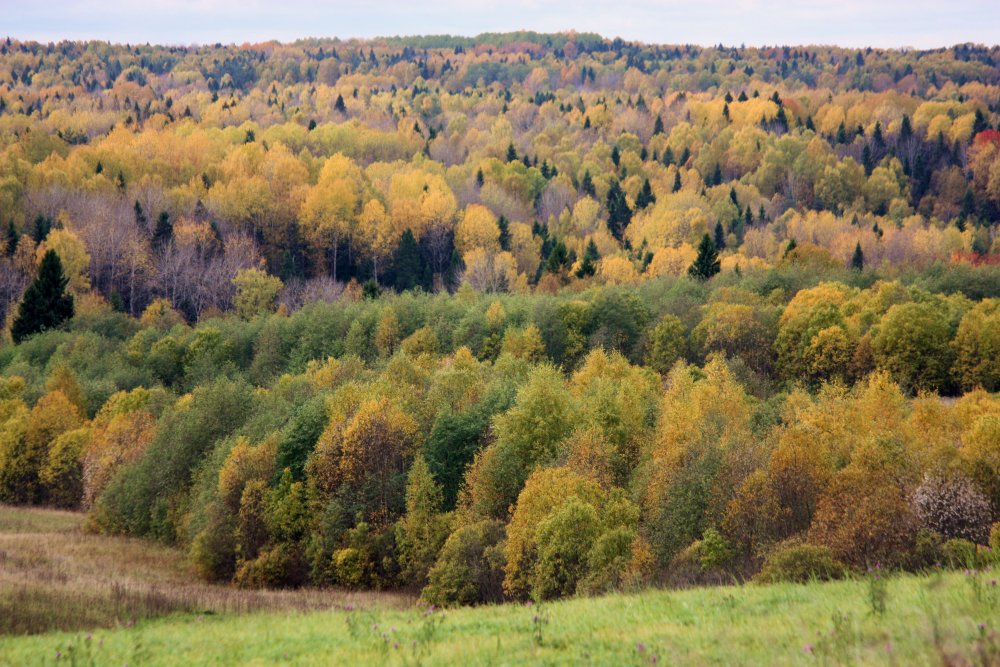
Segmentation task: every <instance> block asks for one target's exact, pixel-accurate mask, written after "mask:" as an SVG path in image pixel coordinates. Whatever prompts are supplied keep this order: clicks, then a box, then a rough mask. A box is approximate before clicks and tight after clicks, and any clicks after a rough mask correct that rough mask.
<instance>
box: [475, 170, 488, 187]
mask: <svg viewBox="0 0 1000 667" xmlns="http://www.w3.org/2000/svg"><path fill="white" fill-rule="evenodd" d="M485 182H486V177H485V176H483V170H482V169H480V170H479V171H477V172H476V185H478V186H479V187H483V183H485Z"/></svg>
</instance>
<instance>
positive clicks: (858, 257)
mask: <svg viewBox="0 0 1000 667" xmlns="http://www.w3.org/2000/svg"><path fill="white" fill-rule="evenodd" d="M851 268H852V269H854V270H855V271H861V270H862V269H864V268H865V253H864V252H862V251H861V242H860V241H859V242H858V243H857V245H855V246H854V254H853V255H851Z"/></svg>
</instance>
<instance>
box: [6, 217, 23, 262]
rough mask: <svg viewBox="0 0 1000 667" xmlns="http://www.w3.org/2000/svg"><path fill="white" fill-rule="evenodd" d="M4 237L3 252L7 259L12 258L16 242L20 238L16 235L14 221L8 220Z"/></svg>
mask: <svg viewBox="0 0 1000 667" xmlns="http://www.w3.org/2000/svg"><path fill="white" fill-rule="evenodd" d="M5 235H6V245H5V246H4V252H5V254H6V255H7V256H8V257H13V256H14V252H15V251H16V250H17V242H18V240H19V239H20V236H19V235H18V233H17V228H16V227H14V221H13V220H10V221H9V222H8V223H7V230H6V232H5Z"/></svg>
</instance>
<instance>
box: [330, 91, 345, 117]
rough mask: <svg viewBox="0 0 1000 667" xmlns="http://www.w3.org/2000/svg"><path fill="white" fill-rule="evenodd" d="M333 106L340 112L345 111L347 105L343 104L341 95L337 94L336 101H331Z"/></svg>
mask: <svg viewBox="0 0 1000 667" xmlns="http://www.w3.org/2000/svg"><path fill="white" fill-rule="evenodd" d="M333 108H334V110H336V111H339V112H340V113H345V112H346V111H347V105H345V104H344V96H343V95H337V101H336V102H334V103H333Z"/></svg>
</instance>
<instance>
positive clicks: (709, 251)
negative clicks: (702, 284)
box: [688, 234, 721, 280]
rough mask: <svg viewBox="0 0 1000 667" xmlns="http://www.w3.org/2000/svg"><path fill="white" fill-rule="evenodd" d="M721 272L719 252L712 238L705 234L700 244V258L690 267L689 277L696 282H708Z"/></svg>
mask: <svg viewBox="0 0 1000 667" xmlns="http://www.w3.org/2000/svg"><path fill="white" fill-rule="evenodd" d="M720 270H721V265H720V263H719V250H718V249H717V248H716V247H715V241H713V240H712V237H711V236H709V235H708V234H705V235H704V236H703V237H702V238H701V243H699V244H698V256H697V257H696V258H695V260H694V263H693V264H691V266H690V267H688V275H689V276H691V277H692V278H694V279H696V280H708V279H709V278H711V277H712V276H714V275H715V274H717V273H718V272H719V271H720Z"/></svg>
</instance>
